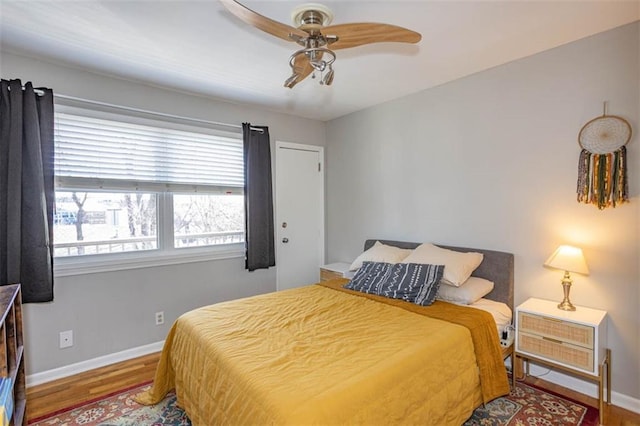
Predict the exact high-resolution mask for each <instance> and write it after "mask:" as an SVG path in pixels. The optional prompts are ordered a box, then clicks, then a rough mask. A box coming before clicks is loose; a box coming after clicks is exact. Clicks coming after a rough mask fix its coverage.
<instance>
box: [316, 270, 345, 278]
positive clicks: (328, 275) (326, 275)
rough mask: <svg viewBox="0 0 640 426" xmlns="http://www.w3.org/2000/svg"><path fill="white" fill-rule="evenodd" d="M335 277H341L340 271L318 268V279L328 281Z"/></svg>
mask: <svg viewBox="0 0 640 426" xmlns="http://www.w3.org/2000/svg"><path fill="white" fill-rule="evenodd" d="M336 278H342V274H341V273H340V272H335V271H328V270H326V269H322V268H320V281H328V280H333V279H336Z"/></svg>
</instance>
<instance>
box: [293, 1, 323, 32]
mask: <svg viewBox="0 0 640 426" xmlns="http://www.w3.org/2000/svg"><path fill="white" fill-rule="evenodd" d="M291 20H292V21H293V25H294V26H295V27H303V28H302V29H304V27H307V26H308V27H318V28H317V29H320V27H323V26H327V25H329V24H330V23H331V22H332V21H333V12H331V9H329V8H328V7H326V6H324V5H321V4H318V3H307V4H303V5H300V6H298V7H296V8H295V9H293V12H291Z"/></svg>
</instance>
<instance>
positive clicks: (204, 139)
mask: <svg viewBox="0 0 640 426" xmlns="http://www.w3.org/2000/svg"><path fill="white" fill-rule="evenodd" d="M55 126H56V128H55V173H56V181H57V185H58V186H60V187H66V188H75V189H86V188H104V189H136V190H149V191H189V192H192V191H202V192H211V191H214V192H219V191H222V192H238V190H240V191H241V189H242V187H243V184H244V177H243V153H242V141H241V140H240V138H237V139H236V138H232V137H224V136H217V135H212V134H207V133H204V132H203V133H195V132H188V131H183V130H174V129H167V128H162V127H152V126H147V125H140V124H131V123H125V122H118V121H112V120H104V119H98V118H93V117H85V116H79V115H72V114H66V113H57V114H56V122H55Z"/></svg>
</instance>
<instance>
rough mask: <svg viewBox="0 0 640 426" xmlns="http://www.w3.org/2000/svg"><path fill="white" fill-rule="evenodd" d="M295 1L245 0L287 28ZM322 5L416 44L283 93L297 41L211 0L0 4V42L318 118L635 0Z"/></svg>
mask: <svg viewBox="0 0 640 426" xmlns="http://www.w3.org/2000/svg"><path fill="white" fill-rule="evenodd" d="M301 3H305V1H304V0H303V1H256V0H246V1H244V4H245V5H246V6H247V7H249V8H251V9H253V10H255V11H256V12H258V13H261V14H263V15H266V16H268V17H270V18H272V19H275V20H277V21H281V22H284V23H287V24H290V23H291V21H290V14H291V10H293V8H294V7H295V6H298V5H300V4H301ZM322 3H323V4H325V5H326V6H328V7H329V8H331V9H332V11H333V13H334V15H335V19H334V22H333V23H334V24H342V23H351V22H384V23H390V24H395V25H400V26H403V27H406V28H409V29H412V30H414V31H418V32H419V33H421V34H422V41H421V42H420V43H419V44H417V45H401V44H395V43H384V44H375V45H368V46H362V47H356V48H353V49H346V50H339V51H337V52H336V53H337V56H338V59H337V60H336V63H335V65H334V69H335V71H336V76H335V80H334V82H333V85H332V86H329V87H326V86H320V85H319V84H318V83H317V80H315V81H314V80H311V79H310V78H308V79H307V80H305V81H303V82H302V83H300V84H298V85H297V86H296V87H295V88H294V89H286V88H285V87H283V82H284V80H285V79H286V78H287V77H288V76H289V75H290V68H289V65H288V61H289V55H290V54H291V53H293V51H294V50H296V48H297V47H298V46H297V45H296V44H294V43H289V42H287V41H284V40H281V39H278V38H275V37H273V36H270V35H268V34H266V33H263V32H261V31H260V30H257V29H255V28H253V27H250V26H249V25H247V24H245V23H243V22H241V21H239V20H238V19H237V18H236V17H234V16H233V15H231V14H230V13H228V12H227V11H226V10H225V9H224V8H223V6H222V5H221V4H220V3H219V2H218V1H216V0H208V1H204V0H199V1H198V0H181V1H166V0H162V1H151V0H138V1H126V0H111V1H96V0H83V1H61V0H48V1H35V0H28V1H24V0H23V1H18V0H0V48H2V49H3V50H6V51H9V52H14V53H20V54H23V55H29V56H37V57H40V58H42V59H47V60H53V61H55V62H58V63H64V64H70V65H73V66H75V67H81V68H84V69H88V70H92V71H97V72H101V73H107V74H110V75H114V76H118V77H121V78H126V79H130V80H135V81H144V82H147V83H151V84H153V85H160V86H165V87H169V88H172V89H177V90H181V91H186V92H193V93H198V94H200V95H205V96H211V97H215V98H218V99H225V100H230V101H234V102H241V103H248V104H251V105H254V106H261V107H266V108H270V109H272V110H276V111H280V112H285V113H289V114H294V115H298V116H302V117H308V118H314V119H319V120H329V119H332V118H336V117H339V116H342V115H345V114H348V113H350V112H353V111H357V110H360V109H363V108H366V107H368V106H371V105H375V104H378V103H381V102H385V101H388V100H391V99H395V98H399V97H402V96H404V95H407V94H410V93H415V92H418V91H421V90H424V89H428V88H430V87H434V86H437V85H440V84H443V83H446V82H448V81H451V80H455V79H457V78H460V77H463V76H466V75H469V74H472V73H476V72H478V71H482V70H485V69H487V68H491V67H494V66H496V65H500V64H503V63H506V62H509V61H512V60H515V59H518V58H522V57H526V56H529V55H532V54H535V53H537V52H541V51H543V50H547V49H550V48H553V47H556V46H559V45H562V44H565V43H568V42H571V41H574V40H577V39H580V38H583V37H586V36H589V35H592V34H595V33H598V32H602V31H605V30H608V29H611V28H615V27H617V26H620V25H623V24H626V23H630V22H633V21H636V20H638V19H640V6H639V2H638V0H634V1H607V0H604V1H602V0H601V1H596V0H589V1H575V0H557V1H521V0H510V1H482V0H467V1H447V0H441V1H433V0H430V1H419V0H413V1H363V0H342V1H322ZM612 48H615V46H612ZM54 90H55V88H54Z"/></svg>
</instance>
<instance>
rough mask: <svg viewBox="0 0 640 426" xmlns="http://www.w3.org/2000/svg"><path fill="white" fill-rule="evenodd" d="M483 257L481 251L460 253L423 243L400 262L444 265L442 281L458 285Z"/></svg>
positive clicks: (467, 277)
mask: <svg viewBox="0 0 640 426" xmlns="http://www.w3.org/2000/svg"><path fill="white" fill-rule="evenodd" d="M483 257H484V256H483V255H482V253H476V252H469V253H462V252H459V251H453V250H447V249H443V248H440V247H436V246H434V245H433V244H430V243H424V244H421V245H419V246H418V247H416V249H415V250H413V253H411V254H410V255H409V256H407V257H406V258H404V259H403V260H402V263H426V264H431V265H444V273H443V275H442V282H443V283H444V284H449V285H453V286H456V287H460V285H461V284H462V283H463V282H465V281H466V280H467V279H469V277H470V276H471V273H472V272H473V271H475V269H476V268H477V267H478V266H480V264H481V263H482V259H483Z"/></svg>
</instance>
